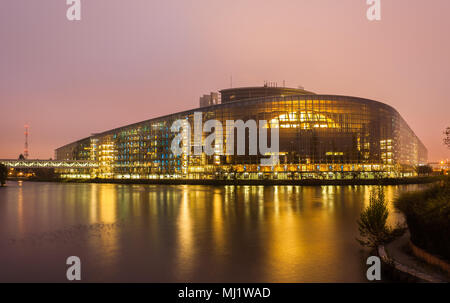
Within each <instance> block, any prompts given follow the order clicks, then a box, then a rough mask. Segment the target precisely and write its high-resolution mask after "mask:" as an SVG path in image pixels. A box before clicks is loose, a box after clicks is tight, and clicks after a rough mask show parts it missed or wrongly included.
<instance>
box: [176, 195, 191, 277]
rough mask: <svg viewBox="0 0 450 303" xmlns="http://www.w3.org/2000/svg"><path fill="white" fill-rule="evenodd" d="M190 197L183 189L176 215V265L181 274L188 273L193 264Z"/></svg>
mask: <svg viewBox="0 0 450 303" xmlns="http://www.w3.org/2000/svg"><path fill="white" fill-rule="evenodd" d="M189 203H190V199H189V191H188V190H184V191H183V195H182V200H181V203H180V210H179V216H178V222H177V226H178V243H179V248H178V250H177V252H178V253H177V258H178V266H179V268H180V271H181V274H189V273H191V271H192V266H193V265H194V262H193V261H194V260H193V254H194V249H193V246H194V243H193V242H194V239H193V236H194V231H193V223H192V218H191V215H190V205H189Z"/></svg>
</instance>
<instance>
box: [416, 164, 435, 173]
mask: <svg viewBox="0 0 450 303" xmlns="http://www.w3.org/2000/svg"><path fill="white" fill-rule="evenodd" d="M415 169H416V172H417V174H418V175H429V174H431V173H432V172H433V168H432V167H431V166H430V165H419V166H416V168H415Z"/></svg>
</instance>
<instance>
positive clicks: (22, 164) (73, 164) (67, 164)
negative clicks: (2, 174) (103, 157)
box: [0, 159, 98, 168]
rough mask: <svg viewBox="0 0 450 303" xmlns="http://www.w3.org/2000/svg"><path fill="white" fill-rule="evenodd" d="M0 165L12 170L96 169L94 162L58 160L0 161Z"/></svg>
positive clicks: (96, 165)
mask: <svg viewBox="0 0 450 303" xmlns="http://www.w3.org/2000/svg"><path fill="white" fill-rule="evenodd" d="M0 163H1V164H4V165H6V166H8V167H12V168H96V167H98V163H97V162H94V161H87V160H86V161H60V160H12V159H0Z"/></svg>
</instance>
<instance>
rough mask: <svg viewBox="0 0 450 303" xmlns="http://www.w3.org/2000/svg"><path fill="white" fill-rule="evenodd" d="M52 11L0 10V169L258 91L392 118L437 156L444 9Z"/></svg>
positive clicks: (160, 0) (137, 0) (323, 6)
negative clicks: (205, 101) (209, 101)
mask: <svg viewBox="0 0 450 303" xmlns="http://www.w3.org/2000/svg"><path fill="white" fill-rule="evenodd" d="M65 3H66V1H65V0H39V1H31V0H2V1H1V4H0V113H1V117H0V158H16V157H18V155H19V154H20V153H22V152H23V145H24V135H23V125H24V124H25V123H30V125H31V128H30V157H31V158H50V157H53V153H54V149H55V148H57V147H59V146H61V145H64V144H66V143H69V142H71V141H74V140H76V139H80V138H83V137H86V136H88V135H90V134H91V133H94V132H100V131H105V130H108V129H111V128H114V127H118V126H123V125H126V124H129V123H133V122H138V121H142V120H146V119H149V118H153V117H158V116H160V115H164V114H169V113H173V112H176V111H181V110H187V109H192V108H195V107H197V105H198V97H199V96H200V95H201V94H203V93H207V92H209V91H214V90H218V89H221V88H227V87H229V86H230V75H233V86H248V85H262V84H263V81H264V80H268V81H277V82H278V83H279V85H281V83H282V81H283V80H286V84H287V86H293V87H296V86H298V85H302V86H304V87H305V89H307V90H311V91H314V92H316V93H322V94H341V95H351V96H359V97H365V98H370V99H374V100H378V101H382V102H385V103H387V104H389V105H391V106H393V107H394V108H396V109H397V110H398V111H399V112H400V114H401V115H402V116H403V118H404V119H405V120H406V121H407V122H408V123H409V125H410V126H411V128H412V129H413V130H414V131H415V133H416V134H417V135H418V136H419V137H420V138H421V140H422V141H423V142H424V143H425V145H426V146H427V148H428V150H429V159H430V160H439V159H442V158H450V150H449V149H447V148H446V147H445V146H443V144H442V137H443V135H442V132H443V130H444V129H445V127H446V126H450V100H449V90H450V89H449V79H450V33H449V30H450V18H448V15H449V13H450V1H448V0H433V1H425V0H381V3H382V20H381V21H379V22H369V21H368V20H367V19H366V10H367V7H368V6H367V5H366V0H339V1H336V0H291V1H288V0H273V1H272V0H271V1H269V0H258V1H253V0H239V1H225V0H177V1H175V0H127V1H124V0H81V3H82V20H81V21H78V22H69V21H68V20H67V19H66V9H67V5H66V4H65Z"/></svg>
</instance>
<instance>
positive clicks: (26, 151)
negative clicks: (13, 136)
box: [23, 124, 29, 159]
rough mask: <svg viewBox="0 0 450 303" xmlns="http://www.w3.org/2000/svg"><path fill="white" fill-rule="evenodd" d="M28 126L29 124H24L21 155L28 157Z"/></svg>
mask: <svg viewBox="0 0 450 303" xmlns="http://www.w3.org/2000/svg"><path fill="white" fill-rule="evenodd" d="M28 128H29V125H28V124H25V148H24V150H23V156H24V157H25V159H28Z"/></svg>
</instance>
